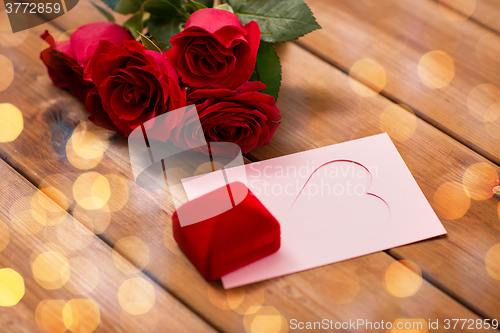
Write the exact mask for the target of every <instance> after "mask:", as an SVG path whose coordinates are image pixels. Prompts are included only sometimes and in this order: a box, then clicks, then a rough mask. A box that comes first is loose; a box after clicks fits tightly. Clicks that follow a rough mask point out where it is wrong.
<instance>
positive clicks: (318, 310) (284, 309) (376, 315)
mask: <svg viewBox="0 0 500 333" xmlns="http://www.w3.org/2000/svg"><path fill="white" fill-rule="evenodd" d="M78 6H79V7H77V8H76V9H75V10H77V11H78V10H79V16H80V17H83V16H84V15H83V14H82V13H86V9H85V8H87V9H88V8H91V7H88V6H90V5H89V4H88V3H86V2H81V3H80V4H79V5H78ZM85 6H87V7H85ZM93 15H94V14H93ZM90 17H94V16H91V15H89V16H85V20H86V22H85V23H88V22H89V21H90ZM70 18H71V17H70V16H69V14H68V20H70ZM75 20H76V19H75ZM57 24H58V25H60V26H61V27H62V28H63V29H66V27H65V26H63V24H64V22H63V21H58V22H57ZM73 24H75V21H74V20H73V19H71V20H70V22H68V25H73ZM51 30H52V31H54V32H57V29H54V28H53V29H51ZM37 45H40V44H38V43H37V41H36V40H35V39H29V40H27V41H26V42H25V43H24V45H23V47H21V48H17V49H8V50H5V51H3V52H5V55H6V56H8V57H9V58H11V59H13V60H12V61H13V62H14V66H15V70H16V73H22V75H18V76H17V77H16V79H15V80H14V82H13V84H12V86H11V87H9V90H8V91H6V92H8V95H5V94H2V96H0V99H1V101H2V102H4V101H11V102H14V103H15V104H16V105H17V106H18V107H19V108H20V109H21V110H22V111H23V114H24V116H25V121H26V124H25V130H24V132H23V133H22V134H21V136H20V137H19V138H18V139H16V140H15V141H14V142H12V143H8V144H3V145H1V146H0V154H1V156H2V157H3V158H4V159H6V160H7V161H8V162H9V163H10V164H11V165H13V166H14V167H15V168H17V169H18V170H20V172H21V173H22V174H23V175H25V176H26V177H27V178H28V179H29V180H30V181H32V182H33V183H34V184H37V185H38V184H40V183H41V182H42V180H43V179H46V177H49V176H51V175H54V174H63V175H64V176H65V177H66V178H68V179H69V181H70V184H74V182H75V179H77V177H78V176H79V175H81V174H82V173H84V172H85V171H82V170H78V169H76V168H75V167H74V166H73V165H71V163H69V161H68V160H67V156H66V154H65V153H64V152H63V153H60V151H59V150H58V148H54V147H61V146H62V147H64V146H65V145H66V143H67V140H68V137H66V138H65V140H66V141H64V140H61V139H57V140H61V141H57V140H56V144H53V142H54V141H53V140H52V139H53V138H55V137H56V136H55V135H54V131H53V128H54V124H55V123H60V121H57V122H56V121H54V119H53V118H52V117H51V116H50V113H51V112H54V111H59V114H60V115H61V117H62V120H63V121H64V122H65V123H67V124H69V128H71V129H72V128H74V127H76V126H77V125H78V124H79V123H81V122H82V121H85V118H86V113H85V111H84V108H83V106H82V105H80V104H79V103H78V102H76V101H75V100H74V99H73V98H72V97H70V96H69V95H68V94H67V93H65V92H63V91H61V90H59V89H57V88H55V87H53V86H52V84H51V82H50V80H49V79H48V77H47V74H46V73H45V69H44V68H43V66H42V65H41V63H40V62H38V60H37V59H36V58H37V53H36V52H35V51H34V50H37V48H38V46H37ZM280 55H281V56H282V58H283V65H284V72H285V73H286V75H287V78H286V79H285V80H284V86H283V90H282V93H281V101H280V107H281V109H282V112H283V125H282V126H281V128H280V130H279V131H280V132H279V134H277V135H276V137H275V139H274V141H273V143H272V145H271V146H269V147H267V148H265V150H262V149H261V150H259V151H257V153H256V154H261V155H260V156H259V157H260V158H267V157H271V156H272V155H273V154H274V156H278V155H283V154H287V153H290V152H291V151H292V150H295V151H298V150H301V149H302V148H304V149H308V148H312V147H316V146H320V145H324V144H328V143H333V141H335V138H337V140H339V141H345V140H348V139H350V138H354V137H359V136H361V135H365V134H366V135H367V134H369V130H370V129H371V130H372V131H375V129H374V126H375V125H374V124H373V122H371V123H369V122H367V121H366V120H363V121H361V118H362V119H372V117H373V116H370V114H371V113H373V112H374V110H378V109H372V108H369V107H368V106H365V107H363V106H362V102H363V101H362V100H361V99H359V98H358V99H356V96H352V95H353V94H352V92H349V90H348V89H346V87H345V86H344V85H343V84H345V82H346V77H345V75H344V74H343V73H341V72H339V71H338V70H336V69H334V68H332V67H331V66H329V65H327V64H325V63H323V62H321V61H320V60H318V59H317V58H315V57H313V56H312V55H310V54H309V53H307V52H305V51H303V50H301V49H300V48H298V47H297V46H296V45H287V46H286V48H285V49H282V50H280ZM307 64H309V65H307ZM322 96H323V98H327V99H328V100H327V102H329V103H325V104H321V105H318V103H321V102H319V101H323V102H326V101H325V100H324V99H322V98H321V97H322ZM315 100H317V101H318V103H313V102H314V101H315ZM330 102H332V104H330ZM373 105H374V106H378V108H380V107H383V106H390V105H391V103H390V102H389V101H387V100H385V99H383V98H381V97H378V98H376V99H375V100H374V101H373ZM358 108H360V109H361V110H363V112H364V113H365V114H362V113H359V114H358V113H357V112H356V109H358ZM332 110H334V111H335V112H332ZM334 115H343V119H344V122H343V123H342V124H340V123H338V124H335V123H334V122H333V121H332V119H333V118H332V117H333V116H334ZM348 115H350V117H348ZM294 117H295V118H294ZM56 118H57V117H56ZM337 126H339V127H341V128H343V129H344V130H342V131H340V130H337ZM419 126H424V127H425V126H426V125H425V124H424V125H419ZM363 129H365V132H363ZM351 130H352V131H353V132H351ZM69 132H70V131H69ZM346 132H348V133H349V134H348V136H349V137H346V135H345V134H346ZM335 133H337V134H338V135H340V134H341V133H343V135H341V136H335V135H336V134H335ZM62 137H63V138H64V136H62ZM57 138H59V136H57ZM109 142H110V144H109V147H108V148H107V150H106V152H105V153H104V157H103V159H102V161H101V162H100V163H99V164H98V165H97V166H96V167H95V168H93V169H92V171H95V172H99V173H100V174H102V175H108V174H109V173H113V174H118V175H120V176H121V177H123V178H125V179H126V181H127V186H128V192H129V193H128V201H127V203H126V204H125V206H124V207H123V208H122V209H121V210H119V211H116V212H113V213H111V224H110V225H109V227H108V228H107V229H106V230H105V231H104V232H103V233H101V234H100V237H102V238H103V239H104V240H106V242H108V243H109V244H111V245H112V246H113V245H114V244H117V242H119V241H120V240H121V239H122V238H124V237H128V236H135V237H137V238H139V239H141V240H143V241H144V242H145V243H146V244H147V246H148V249H149V253H150V260H149V264H148V265H147V266H146V269H145V270H146V272H147V273H148V274H150V275H151V276H154V279H155V280H156V281H158V283H159V284H161V285H162V286H164V287H165V288H166V289H167V290H168V291H169V292H171V293H172V294H173V295H174V296H176V297H177V298H179V299H180V300H181V301H182V302H184V303H185V304H187V305H188V306H189V307H190V308H192V309H193V310H194V311H195V312H196V313H198V314H200V315H201V316H202V317H203V318H205V319H206V320H207V321H209V322H210V323H211V324H212V325H213V326H215V327H216V328H217V329H219V330H221V331H225V332H244V331H245V330H246V331H247V332H248V331H249V330H251V324H252V323H253V322H254V321H255V320H256V318H257V317H256V316H257V315H259V314H260V315H264V314H268V313H272V314H273V315H275V316H276V315H279V316H282V317H283V318H282V320H284V322H283V323H282V326H281V329H280V332H286V331H287V330H288V329H287V322H288V321H290V320H291V319H294V318H295V319H298V320H299V321H314V320H322V319H323V318H328V319H331V320H338V321H346V320H347V321H348V320H349V319H350V318H353V314H355V316H356V317H359V318H366V319H368V320H371V321H377V320H381V319H382V318H383V319H384V321H394V320H396V319H397V318H408V317H412V318H425V319H426V320H427V319H433V320H434V319H440V320H441V321H442V320H444V319H445V318H452V317H454V316H460V317H462V318H477V316H476V315H475V314H474V313H472V312H470V311H469V310H467V309H466V308H465V307H463V306H462V305H460V304H459V303H458V302H456V301H454V300H453V299H451V298H450V297H448V296H447V295H446V294H444V293H443V292H441V291H440V290H439V289H437V288H436V287H434V286H433V285H431V284H429V283H428V282H426V281H425V280H424V281H423V282H422V286H421V287H420V288H419V290H418V291H417V292H416V294H415V295H414V296H411V297H408V298H398V297H395V296H393V295H392V294H390V293H389V292H388V291H387V290H386V287H385V283H384V280H385V274H386V270H387V269H388V268H389V267H390V266H391V265H393V264H395V260H394V259H393V258H391V257H390V256H388V255H387V254H385V253H383V252H381V253H376V254H372V255H369V256H365V257H361V258H357V259H354V260H349V261H346V262H343V263H339V264H335V265H330V266H326V267H323V268H318V269H314V270H310V271H307V272H303V273H299V274H293V275H290V276H286V277H283V278H278V279H273V280H270V281H266V282H262V283H258V284H254V285H251V286H248V287H244V288H241V289H238V290H236V291H231V292H225V291H223V290H222V289H221V286H220V283H218V282H217V283H210V284H208V283H207V282H206V281H204V280H203V278H202V277H201V276H200V275H199V274H198V273H197V272H196V270H195V268H194V267H193V266H192V265H191V264H190V263H189V261H188V260H187V259H186V258H185V256H184V255H183V254H182V253H181V252H180V251H179V249H178V248H177V246H176V245H175V242H174V241H173V239H172V236H171V225H170V223H171V221H170V216H171V214H172V212H173V205H172V202H171V197H170V195H169V193H168V192H163V191H155V190H144V189H140V188H138V187H137V186H136V185H135V184H134V182H133V179H132V176H131V172H130V167H129V164H128V154H127V147H126V140H124V139H123V138H119V137H118V136H112V137H111V138H110V140H109ZM336 142H338V141H336ZM455 144H456V143H455ZM457 146H460V145H457ZM278 148H279V149H282V152H279V151H278V150H277V149H278ZM58 151H59V153H58ZM273 152H274V153H273ZM254 156H257V155H254ZM51 186H54V187H56V188H58V189H59V190H61V191H62V192H64V191H65V186H64V185H63V183H62V182H58V181H57V180H55V181H53V182H52V183H51ZM71 186H72V185H70V187H71ZM66 187H67V186H66ZM68 197H69V194H68ZM76 209H77V206H76V204H75V203H72V204H71V206H70V209H69V210H70V212H73V214H74V211H75V210H76ZM133 259H134V258H131V260H132V261H133ZM338 276H340V277H338ZM353 276H354V277H353ZM411 276H412V277H413V275H411ZM336 277H338V279H340V281H341V282H337V283H335V282H333V285H332V286H331V287H332V288H326V290H327V291H328V290H330V289H333V290H335V288H338V287H339V285H340V286H341V285H343V283H346V284H347V287H345V288H344V289H346V290H347V291H348V293H347V296H344V297H345V298H344V299H341V300H340V301H339V299H337V298H335V296H331V295H329V294H328V292H325V287H323V286H324V285H327V286H328V283H329V281H335V279H336ZM352 281H354V284H352ZM356 281H359V282H356ZM341 291H342V289H341ZM339 293H340V294H343V293H341V292H339ZM243 294H244V297H243V296H242V295H243ZM430 300H431V302H432V305H429V301H430ZM337 303H341V304H337ZM260 305H264V307H262V308H259V311H262V312H257V313H255V314H252V313H251V312H252V309H253V310H255V309H257V308H251V306H260ZM249 310H250V312H247V311H249ZM245 313H246V315H244V314H245ZM259 320H263V319H262V318H260V319H259ZM249 323H250V324H249ZM249 327H250V328H249Z"/></svg>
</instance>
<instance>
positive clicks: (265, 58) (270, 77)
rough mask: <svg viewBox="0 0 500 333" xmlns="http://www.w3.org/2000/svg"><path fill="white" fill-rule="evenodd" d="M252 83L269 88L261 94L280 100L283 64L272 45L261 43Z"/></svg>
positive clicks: (251, 79)
mask: <svg viewBox="0 0 500 333" xmlns="http://www.w3.org/2000/svg"><path fill="white" fill-rule="evenodd" d="M250 81H260V82H262V83H264V84H265V85H266V86H267V88H266V89H264V90H262V91H261V92H262V93H264V94H268V95H271V96H273V97H274V98H275V99H278V91H279V90H280V85H281V64H280V60H279V58H278V56H277V55H276V52H275V51H274V45H273V44H272V43H267V42H260V46H259V51H258V52H257V62H256V63H255V69H254V72H253V75H252V77H251V78H250Z"/></svg>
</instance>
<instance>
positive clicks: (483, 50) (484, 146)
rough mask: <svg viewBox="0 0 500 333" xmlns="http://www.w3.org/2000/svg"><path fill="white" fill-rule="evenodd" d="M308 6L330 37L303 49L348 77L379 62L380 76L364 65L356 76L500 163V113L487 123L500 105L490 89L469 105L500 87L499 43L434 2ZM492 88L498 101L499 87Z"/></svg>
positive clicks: (317, 35)
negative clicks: (454, 18)
mask: <svg viewBox="0 0 500 333" xmlns="http://www.w3.org/2000/svg"><path fill="white" fill-rule="evenodd" d="M307 3H308V4H309V5H310V6H311V9H312V11H313V12H314V13H315V14H316V16H317V19H318V22H319V23H320V24H321V25H322V26H323V30H319V31H316V32H313V33H311V34H309V35H307V36H305V37H304V38H302V39H301V40H300V41H299V43H300V44H301V45H303V46H304V47H306V48H307V49H309V50H311V51H312V52H314V53H315V54H317V55H319V56H321V57H322V58H324V59H326V60H327V61H329V62H330V63H332V64H334V65H335V66H338V67H339V68H341V69H342V70H343V71H345V72H349V71H351V69H352V66H353V65H354V64H355V63H356V62H357V61H360V60H364V59H370V60H369V62H368V63H366V60H365V62H362V63H361V65H363V64H365V65H366V64H368V65H370V64H373V62H376V63H378V64H379V66H381V67H380V68H381V70H375V71H373V70H374V67H370V66H368V67H366V66H361V67H358V69H359V70H357V71H353V72H355V74H356V75H355V76H356V77H357V78H358V79H359V80H360V81H362V82H363V83H365V84H367V85H369V86H370V87H373V88H383V91H382V93H383V94H384V95H386V96H388V97H389V98H390V99H392V100H394V101H396V102H397V103H404V104H406V105H408V106H409V107H410V108H411V109H412V110H413V111H414V112H415V113H416V114H417V115H418V116H419V117H421V118H423V119H424V120H426V121H427V122H429V123H431V124H433V125H434V126H436V127H437V128H439V129H441V130H442V131H444V132H445V133H448V134H449V135H451V136H452V137H454V138H456V139H457V140H458V141H460V142H462V143H463V144H465V145H466V146H468V147H471V148H472V149H473V150H475V151H477V152H479V153H480V154H481V155H483V156H485V157H486V158H488V159H490V160H491V161H493V162H495V163H497V164H499V163H500V137H499V136H498V133H500V119H497V118H496V113H495V115H494V116H493V117H492V118H488V121H486V120H485V118H484V117H485V112H486V110H487V109H488V108H489V107H490V106H491V104H494V103H496V102H492V100H490V99H489V98H487V97H486V96H487V95H488V94H487V93H486V92H483V90H484V87H483V88H479V89H480V91H479V94H477V95H475V94H473V95H472V100H471V102H470V103H468V102H469V101H468V99H469V96H470V94H471V92H472V90H473V89H474V88H476V87H478V86H479V85H482V84H491V85H494V86H496V87H498V86H500V81H499V80H500V76H499V72H498V69H499V67H498V65H499V64H498V61H497V60H498V57H496V55H495V54H497V53H498V52H496V51H495V50H496V48H497V45H500V43H498V42H497V41H500V36H498V35H497V34H492V33H491V31H489V30H488V29H486V28H484V27H482V26H480V25H478V24H476V23H474V22H472V21H470V20H467V21H457V22H454V21H451V20H449V19H448V18H446V17H445V16H444V15H443V13H442V12H441V10H440V8H439V5H438V4H437V3H436V2H433V1H419V2H418V3H415V2H413V1H406V0H405V1H381V0H373V1H371V0H366V1H342V0H333V1H321V0H309V1H307ZM485 36H486V37H485ZM482 38H486V39H485V40H483V42H484V44H481V45H483V47H480V48H479V50H480V51H479V54H480V55H479V56H478V52H476V51H477V48H476V46H477V45H478V43H479V42H480V41H481V39H482ZM438 50H439V51H438ZM435 51H438V52H435ZM429 52H433V53H429ZM443 52H444V54H443ZM424 55H425V58H423V57H424ZM358 65H359V64H358ZM384 73H385V74H384ZM379 74H380V75H379ZM383 75H385V78H384V77H383ZM422 77H423V79H421V78H422ZM450 79H451V81H450V82H449V83H448V84H447V82H448V81H449V80H450ZM424 82H425V83H426V84H427V85H426V84H424ZM384 83H385V84H384ZM380 85H381V86H380ZM429 86H432V87H442V88H431V87H429ZM481 89H483V90H481ZM492 89H494V90H495V93H493V96H496V95H497V93H498V92H497V91H496V88H492ZM491 98H492V99H493V100H495V101H496V97H491ZM486 104H487V105H486ZM469 105H472V108H471V107H470V106H469ZM483 106H484V107H483ZM494 108H495V107H493V109H494ZM493 109H490V112H491V111H493Z"/></svg>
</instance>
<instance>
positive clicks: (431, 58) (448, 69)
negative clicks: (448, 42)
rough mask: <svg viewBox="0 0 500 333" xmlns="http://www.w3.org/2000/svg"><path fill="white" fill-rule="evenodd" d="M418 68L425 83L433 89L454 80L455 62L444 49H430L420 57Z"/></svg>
mask: <svg viewBox="0 0 500 333" xmlns="http://www.w3.org/2000/svg"><path fill="white" fill-rule="evenodd" d="M417 70H418V76H419V77H420V81H422V83H423V84H425V85H426V86H427V87H429V88H432V89H440V88H444V87H446V86H447V85H448V84H449V83H450V82H451V80H453V77H454V76H455V63H454V62H453V58H452V57H450V56H449V55H448V53H446V52H444V51H440V50H437V51H430V52H427V53H426V54H424V55H423V56H422V58H420V60H419V62H418V67H417Z"/></svg>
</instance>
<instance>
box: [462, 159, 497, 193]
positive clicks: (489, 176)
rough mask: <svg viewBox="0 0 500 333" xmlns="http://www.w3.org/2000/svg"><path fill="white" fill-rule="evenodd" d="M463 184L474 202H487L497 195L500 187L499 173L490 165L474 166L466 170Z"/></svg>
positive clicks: (476, 164)
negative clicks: (496, 189)
mask: <svg viewBox="0 0 500 333" xmlns="http://www.w3.org/2000/svg"><path fill="white" fill-rule="evenodd" d="M462 183H463V185H464V187H465V188H466V189H467V191H468V192H469V195H470V197H471V198H472V199H474V200H487V199H489V198H491V197H492V196H493V194H495V187H496V186H498V183H499V179H498V173H497V171H496V170H495V168H493V167H492V166H491V165H490V164H488V163H485V162H482V163H475V164H472V165H471V166H469V167H468V168H467V170H465V172H464V175H463V177H462Z"/></svg>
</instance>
